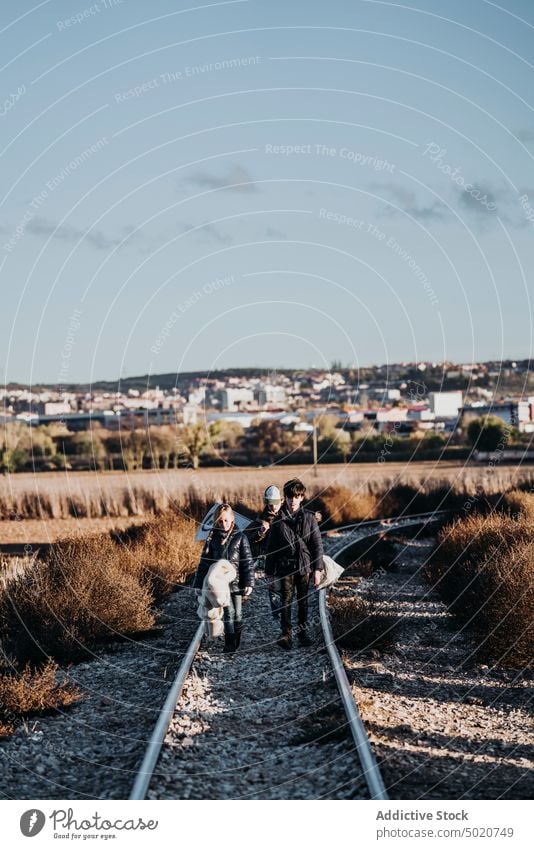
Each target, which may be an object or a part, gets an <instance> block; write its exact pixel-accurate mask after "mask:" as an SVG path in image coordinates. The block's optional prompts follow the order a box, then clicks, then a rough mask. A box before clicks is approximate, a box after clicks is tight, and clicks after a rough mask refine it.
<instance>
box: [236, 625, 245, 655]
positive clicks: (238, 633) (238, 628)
mask: <svg viewBox="0 0 534 849" xmlns="http://www.w3.org/2000/svg"><path fill="white" fill-rule="evenodd" d="M234 628H235V634H234V637H235V647H236V650H237V649H238V648H239V646H240V644H241V634H242V633H243V623H242V622H236V623H235V625H234Z"/></svg>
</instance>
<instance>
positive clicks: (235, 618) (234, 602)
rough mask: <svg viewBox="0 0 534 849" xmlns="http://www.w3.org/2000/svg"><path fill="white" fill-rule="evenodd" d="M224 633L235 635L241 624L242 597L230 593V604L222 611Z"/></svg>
mask: <svg viewBox="0 0 534 849" xmlns="http://www.w3.org/2000/svg"><path fill="white" fill-rule="evenodd" d="M223 620H224V633H225V634H228V635H229V634H235V632H236V630H239V629H240V628H241V625H242V623H243V596H242V595H241V593H230V604H229V605H228V607H225V608H224V609H223Z"/></svg>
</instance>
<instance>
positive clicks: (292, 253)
mask: <svg viewBox="0 0 534 849" xmlns="http://www.w3.org/2000/svg"><path fill="white" fill-rule="evenodd" d="M533 35H534V9H533V8H532V6H531V4H530V3H528V2H527V0H503V2H501V3H500V4H496V3H490V2H486V0H473V2H470V3H465V2H457V0H452V2H448V3H446V4H445V3H442V2H437V0H420V2H419V3H417V4H414V5H410V4H404V5H401V4H396V3H390V2H376V1H375V0H352V1H351V2H342V0H332V2H329V3H320V4H319V3H317V4H309V3H305V2H284V3H282V2H278V1H277V0H275V2H272V0H243V2H241V1H239V2H226V3H225V2H219V3H203V4H202V3H196V4H194V3H192V2H191V3H189V2H185V3H184V4H182V7H181V8H178V9H177V8H176V4H175V3H173V2H170V0H154V2H152V3H151V4H148V5H147V4H144V3H137V2H133V0H123V2H122V3H119V2H117V0H116V2H112V0H98V2H95V3H85V2H84V0H80V2H57V1H56V0H48V2H41V3H34V4H32V3H27V2H18V1H17V2H15V0H10V2H4V3H3V4H2V7H1V13H0V39H1V47H2V49H1V52H0V56H1V57H2V59H1V65H2V67H1V81H2V85H1V89H0V150H1V153H0V155H1V161H2V175H3V179H2V185H1V191H0V195H1V200H0V281H1V285H2V307H3V309H2V311H1V315H0V331H1V332H0V340H1V341H0V345H1V349H0V354H1V355H0V366H1V367H2V374H3V379H4V380H5V381H10V380H21V381H26V382H32V383H36V382H38V381H46V382H50V383H65V382H68V381H90V380H97V379H116V378H118V377H121V376H127V375H133V374H145V373H161V372H169V371H176V370H178V371H185V370H191V369H210V368H223V367H225V366H241V365H243V366H245V365H246V366H255V365H258V366H268V367H272V368H276V367H282V366H286V367H291V366H296V367H298V366H309V365H312V364H313V365H317V366H323V365H324V366H329V365H330V363H331V362H332V360H334V359H335V360H341V361H342V362H344V363H354V364H356V365H366V364H369V363H374V362H375V363H387V362H398V361H403V360H409V361H413V360H419V359H425V360H428V359H432V360H442V359H452V360H462V361H471V360H473V359H476V360H480V359H489V358H497V359H498V358H507V357H525V356H529V355H530V351H531V329H532V316H531V304H530V291H531V279H532V267H533V259H534V255H533V254H534V251H533V245H534V168H533V166H534V111H533V109H534V104H533V102H532V94H531V92H532V91H534V50H533V48H532V45H533V44H534V39H533ZM73 317H74V318H73Z"/></svg>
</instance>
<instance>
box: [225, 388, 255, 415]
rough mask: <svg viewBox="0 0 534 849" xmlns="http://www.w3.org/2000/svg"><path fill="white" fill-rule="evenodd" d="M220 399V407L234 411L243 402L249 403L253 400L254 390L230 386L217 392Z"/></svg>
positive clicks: (243, 403)
mask: <svg viewBox="0 0 534 849" xmlns="http://www.w3.org/2000/svg"><path fill="white" fill-rule="evenodd" d="M217 394H218V396H219V398H220V401H221V409H222V410H228V411H229V412H232V413H233V412H235V411H236V410H239V408H240V407H241V406H243V405H245V404H251V403H252V402H253V401H254V392H253V391H252V389H244V388H237V387H236V388H232V389H222V390H221V391H220V392H218V393H217Z"/></svg>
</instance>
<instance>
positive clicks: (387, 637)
mask: <svg viewBox="0 0 534 849" xmlns="http://www.w3.org/2000/svg"><path fill="white" fill-rule="evenodd" d="M328 603H329V612H330V618H331V622H332V631H333V634H334V639H335V641H336V643H337V644H338V645H339V646H340V647H341V648H344V649H350V650H352V651H358V652H368V651H372V650H373V649H386V648H390V647H391V646H392V645H393V644H394V643H395V639H396V632H397V628H398V618H397V617H394V616H392V615H391V614H388V613H386V612H385V611H384V610H383V609H382V607H381V605H380V603H379V602H377V601H375V600H374V599H372V598H370V599H363V598H361V596H357V595H355V596H348V597H346V596H338V597H337V598H336V597H335V596H334V597H333V596H330V598H329V602H328Z"/></svg>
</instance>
